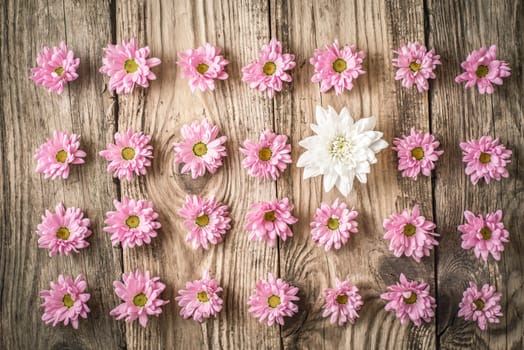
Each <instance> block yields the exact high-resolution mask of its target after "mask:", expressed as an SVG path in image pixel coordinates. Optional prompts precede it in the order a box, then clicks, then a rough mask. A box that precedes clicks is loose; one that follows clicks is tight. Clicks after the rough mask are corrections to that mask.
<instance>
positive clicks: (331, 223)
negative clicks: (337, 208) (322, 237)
mask: <svg viewBox="0 0 524 350" xmlns="http://www.w3.org/2000/svg"><path fill="white" fill-rule="evenodd" d="M339 226H340V224H339V222H338V219H337V218H329V219H328V222H327V227H328V229H330V230H331V231H334V230H336V229H338V227H339Z"/></svg>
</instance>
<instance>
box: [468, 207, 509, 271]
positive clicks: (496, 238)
mask: <svg viewBox="0 0 524 350" xmlns="http://www.w3.org/2000/svg"><path fill="white" fill-rule="evenodd" d="M464 217H465V218H466V221H467V223H465V224H463V225H460V226H459V227H458V230H459V231H460V232H462V248H464V249H471V248H473V251H474V253H475V256H476V257H477V258H478V257H480V256H482V259H484V261H488V256H489V254H491V256H492V257H493V259H495V260H500V252H502V251H504V243H507V242H509V240H508V238H509V232H508V230H506V229H505V228H504V223H503V222H502V210H497V211H496V212H495V213H489V214H487V215H486V217H483V216H482V215H481V214H479V215H478V216H475V215H474V214H473V213H472V212H470V211H468V210H466V211H465V212H464Z"/></svg>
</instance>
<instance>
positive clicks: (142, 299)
mask: <svg viewBox="0 0 524 350" xmlns="http://www.w3.org/2000/svg"><path fill="white" fill-rule="evenodd" d="M146 303H147V297H146V295H145V294H144V293H140V294H137V295H135V296H134V297H133V304H135V306H138V307H142V306H144V305H145V304H146Z"/></svg>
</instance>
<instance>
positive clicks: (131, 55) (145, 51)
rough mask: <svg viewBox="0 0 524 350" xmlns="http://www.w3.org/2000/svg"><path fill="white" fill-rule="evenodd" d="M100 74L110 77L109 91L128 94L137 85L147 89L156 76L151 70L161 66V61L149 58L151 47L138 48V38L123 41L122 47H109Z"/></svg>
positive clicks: (105, 49)
mask: <svg viewBox="0 0 524 350" xmlns="http://www.w3.org/2000/svg"><path fill="white" fill-rule="evenodd" d="M104 52H105V56H104V58H103V59H102V63H103V66H102V67H101V68H100V73H102V74H107V75H108V76H109V89H110V90H111V91H114V90H116V93H117V94H121V93H124V94H128V93H130V92H132V91H133V88H134V87H135V84H137V85H139V86H141V87H144V88H147V87H149V81H150V80H155V79H156V75H155V74H154V73H153V72H152V71H151V68H153V67H155V66H158V65H159V64H160V59H158V58H156V57H152V58H147V57H148V56H149V53H150V50H149V47H147V46H146V47H141V48H140V47H138V42H137V40H136V38H133V39H131V40H129V41H127V40H123V41H122V44H121V45H108V46H107V47H106V48H104Z"/></svg>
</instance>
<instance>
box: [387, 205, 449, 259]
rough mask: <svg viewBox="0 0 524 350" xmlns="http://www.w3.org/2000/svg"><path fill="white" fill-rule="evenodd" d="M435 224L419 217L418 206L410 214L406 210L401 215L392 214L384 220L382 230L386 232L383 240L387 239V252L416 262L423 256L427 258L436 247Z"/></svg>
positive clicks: (436, 234)
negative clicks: (389, 251)
mask: <svg viewBox="0 0 524 350" xmlns="http://www.w3.org/2000/svg"><path fill="white" fill-rule="evenodd" d="M435 227H436V226H435V224H434V223H433V222H432V221H429V220H426V218H425V217H423V216H422V215H420V210H419V207H418V205H415V206H414V207H413V210H412V211H411V214H409V213H408V210H407V209H404V210H403V211H402V214H398V213H393V214H391V217H390V218H389V219H384V228H385V229H386V230H387V232H386V234H385V235H384V239H389V240H390V242H389V250H391V251H393V254H395V256H396V257H400V256H402V255H405V256H408V257H409V256H411V257H412V258H413V259H414V260H415V261H416V262H420V259H421V258H423V257H424V256H429V254H430V251H431V250H432V249H433V246H436V245H438V242H437V240H436V239H435V238H434V237H438V236H439V234H438V233H436V232H433V230H434V229H435Z"/></svg>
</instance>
